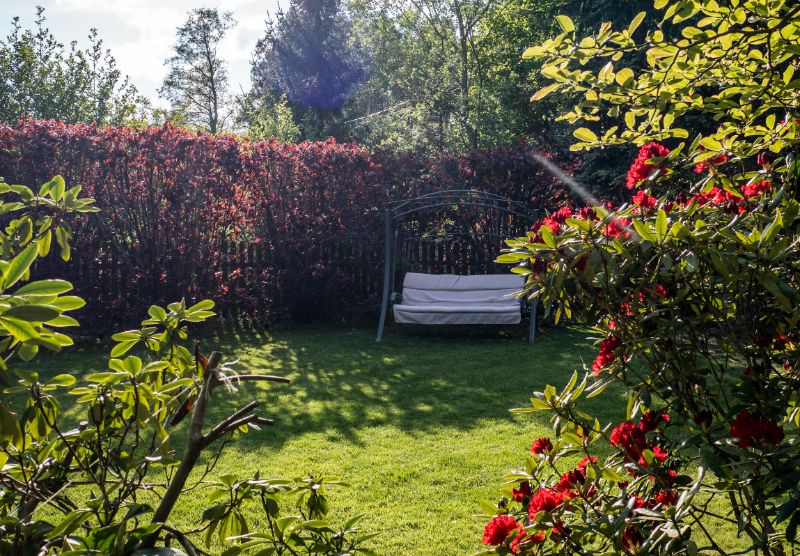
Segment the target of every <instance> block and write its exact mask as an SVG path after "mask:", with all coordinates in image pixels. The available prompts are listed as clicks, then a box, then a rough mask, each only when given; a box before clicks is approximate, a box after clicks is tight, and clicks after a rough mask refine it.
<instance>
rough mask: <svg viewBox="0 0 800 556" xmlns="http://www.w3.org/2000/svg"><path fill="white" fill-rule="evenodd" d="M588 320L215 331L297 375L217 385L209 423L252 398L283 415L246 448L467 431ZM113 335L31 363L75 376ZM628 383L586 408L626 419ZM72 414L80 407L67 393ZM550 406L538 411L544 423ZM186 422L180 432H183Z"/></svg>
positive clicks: (538, 385)
mask: <svg viewBox="0 0 800 556" xmlns="http://www.w3.org/2000/svg"><path fill="white" fill-rule="evenodd" d="M588 336H589V333H588V331H587V330H586V329H583V328H565V327H561V328H545V329H544V330H543V331H542V332H541V333H540V334H539V337H538V339H537V341H536V342H535V343H534V344H532V345H531V344H528V343H527V342H526V341H525V340H523V339H521V338H519V337H502V336H499V335H498V334H497V333H496V332H488V333H481V332H479V333H478V334H474V333H469V332H467V333H466V335H465V333H463V332H462V333H461V334H458V333H457V332H455V333H451V332H445V333H440V332H438V331H434V332H429V331H426V330H425V329H422V330H421V331H414V332H413V333H408V332H405V333H397V332H395V333H394V334H393V335H391V336H390V337H388V338H387V339H385V340H384V341H383V342H381V343H376V342H375V339H374V331H373V330H371V329H365V328H360V329H352V328H347V327H339V328H336V327H333V326H297V327H291V328H287V329H281V330H276V331H274V332H272V333H264V332H257V331H236V330H230V329H229V330H225V331H221V332H217V333H210V334H207V335H205V339H204V348H203V349H204V351H206V352H209V351H211V350H213V349H218V350H220V351H222V352H223V353H224V359H225V360H231V359H239V364H238V365H237V369H238V370H240V371H242V372H247V373H266V374H277V375H283V376H287V377H289V378H291V379H292V383H291V384H289V385H284V384H271V385H270V386H266V385H257V384H254V383H246V384H242V385H241V387H240V389H239V391H238V392H236V393H232V394H231V393H228V392H226V391H224V389H219V390H217V391H216V392H215V394H214V398H213V400H212V403H211V404H210V406H209V413H208V415H207V419H206V426H207V427H208V428H210V427H212V426H213V425H214V423H216V422H217V421H219V420H220V419H222V418H224V417H225V416H226V415H228V414H230V413H231V412H233V411H234V410H236V409H238V408H240V407H242V406H243V405H245V404H246V403H247V402H249V401H250V400H252V399H259V400H260V401H261V402H262V405H261V408H260V409H259V413H260V414H261V415H263V416H266V417H269V418H272V419H274V421H275V425H274V426H272V427H268V428H267V429H266V430H264V431H261V432H252V433H250V434H247V435H243V436H241V437H240V438H239V440H238V441H237V442H236V444H237V445H238V448H239V449H240V450H249V449H267V450H278V449H280V448H281V446H283V444H284V443H286V442H287V441H289V440H290V439H291V438H293V437H294V436H297V435H300V434H306V433H321V434H322V435H324V436H325V438H327V439H328V440H334V439H339V438H342V439H345V440H346V441H348V442H349V443H352V444H353V445H356V446H361V445H363V441H362V439H361V437H360V435H359V432H360V431H363V430H365V429H370V428H372V427H380V426H385V425H390V426H393V427H395V428H397V429H399V430H402V431H404V432H407V433H409V434H412V435H413V434H416V433H419V434H425V433H426V432H428V431H431V430H435V429H441V428H455V429H457V430H468V429H470V428H472V427H475V426H477V425H478V424H479V423H480V422H481V421H483V420H493V421H501V420H509V421H510V420H512V419H514V416H513V415H512V414H511V413H509V411H508V410H509V409H510V408H512V407H525V406H528V405H529V398H530V396H531V393H532V392H533V391H535V390H541V389H543V388H544V386H545V385H546V384H553V385H554V386H556V387H557V388H561V387H563V385H564V384H565V383H566V382H567V380H568V379H569V377H570V375H571V373H572V371H573V370H575V369H581V368H582V363H583V362H591V360H592V358H593V357H594V352H595V348H593V347H592V345H591V342H590V341H588V340H587V337H588ZM110 345H111V342H95V343H92V344H82V345H80V346H76V347H74V348H71V349H69V350H67V351H65V352H64V353H63V354H58V355H55V356H53V355H43V356H41V357H39V358H37V359H36V360H34V362H32V364H31V365H29V366H28V368H31V369H34V370H39V371H40V373H41V374H42V375H43V376H45V377H46V376H52V375H55V374H58V373H65V372H66V373H70V374H74V375H76V376H78V375H81V374H86V373H89V372H94V371H99V370H104V369H105V368H106V363H107V355H106V354H107V350H108V349H110ZM620 396H621V393H620V392H614V391H608V392H606V393H605V394H604V395H603V396H600V397H598V398H595V399H593V400H589V401H587V402H586V403H585V405H584V407H585V408H586V409H587V410H588V411H589V412H590V413H592V414H594V415H596V416H597V417H598V418H599V419H600V420H601V422H604V421H606V420H611V419H620V418H621V415H622V411H623V410H624V407H625V406H624V402H623V403H621V404H618V403H614V402H613V401H611V400H613V399H617V398H620ZM60 397H61V399H62V401H63V403H64V409H65V410H66V411H67V413H68V414H69V415H70V417H72V418H74V419H76V420H79V419H82V418H84V417H83V415H82V414H81V408H78V407H73V406H71V405H70V401H69V397H70V396H69V395H65V394H62V396H60ZM549 418H550V414H547V413H541V414H535V415H534V416H533V419H534V420H535V421H540V422H541V423H542V424H545V423H546V422H547V420H548V419H549ZM185 429H186V423H183V424H182V425H181V426H180V427H179V428H178V429H177V430H175V431H173V434H174V437H173V438H174V440H175V441H176V443H175V444H173V446H176V447H177V446H180V445H182V443H183V439H184V435H185V433H186V430H185Z"/></svg>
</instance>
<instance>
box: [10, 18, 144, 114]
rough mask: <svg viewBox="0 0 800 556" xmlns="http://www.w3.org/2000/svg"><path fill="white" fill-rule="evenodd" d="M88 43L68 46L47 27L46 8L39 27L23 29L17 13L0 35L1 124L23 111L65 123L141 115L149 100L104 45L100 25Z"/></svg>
mask: <svg viewBox="0 0 800 556" xmlns="http://www.w3.org/2000/svg"><path fill="white" fill-rule="evenodd" d="M89 43H90V44H89V47H88V48H87V49H86V50H80V49H78V48H77V46H76V43H74V42H73V43H71V44H70V46H69V47H65V46H64V45H63V44H61V43H60V42H58V40H57V39H56V37H54V36H53V34H52V33H51V32H50V30H49V29H48V28H47V20H46V18H45V15H44V8H41V7H39V8H37V18H36V26H35V27H34V28H33V29H22V26H21V25H20V23H19V18H14V20H13V21H12V24H11V32H10V33H9V35H8V36H7V37H6V38H5V40H2V39H0V123H8V124H13V123H16V121H17V120H18V119H19V118H20V117H21V116H28V117H32V118H52V119H57V120H63V121H66V122H97V123H98V124H111V125H123V124H129V123H132V122H135V121H137V120H141V119H142V118H143V117H144V116H143V114H142V111H143V109H145V108H146V106H147V104H148V103H147V101H146V99H144V98H143V97H141V96H140V95H139V94H138V92H137V90H136V87H135V86H133V84H131V83H130V82H129V80H128V78H127V77H125V76H123V74H122V72H121V71H120V70H119V68H117V65H116V61H115V60H114V57H113V56H112V55H111V53H110V52H109V51H108V50H104V49H103V41H102V40H101V39H100V38H99V36H98V34H97V30H96V29H92V30H91V31H90V32H89Z"/></svg>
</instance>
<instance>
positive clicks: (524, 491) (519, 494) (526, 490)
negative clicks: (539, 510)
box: [511, 481, 533, 502]
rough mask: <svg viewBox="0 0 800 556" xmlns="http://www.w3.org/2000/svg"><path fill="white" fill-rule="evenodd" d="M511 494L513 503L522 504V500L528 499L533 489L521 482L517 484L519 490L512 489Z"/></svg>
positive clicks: (527, 483)
mask: <svg viewBox="0 0 800 556" xmlns="http://www.w3.org/2000/svg"><path fill="white" fill-rule="evenodd" d="M511 492H512V494H513V496H514V501H515V502H522V500H523V499H524V498H530V495H531V494H532V493H533V489H532V488H531V484H530V483H529V482H528V481H523V482H521V483H520V484H519V489H516V488H512V489H511Z"/></svg>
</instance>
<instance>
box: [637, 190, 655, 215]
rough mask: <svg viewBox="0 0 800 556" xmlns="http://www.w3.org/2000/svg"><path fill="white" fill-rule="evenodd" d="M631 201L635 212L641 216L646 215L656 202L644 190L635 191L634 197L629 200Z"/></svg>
mask: <svg viewBox="0 0 800 556" xmlns="http://www.w3.org/2000/svg"><path fill="white" fill-rule="evenodd" d="M631 200H632V201H633V204H634V206H635V207H636V212H638V213H641V214H646V213H648V212H650V211H651V210H652V209H653V207H655V206H656V203H657V202H658V199H656V198H655V197H653V196H652V195H650V194H649V193H648V192H647V191H645V190H644V189H640V190H639V191H637V192H636V195H634V196H633V197H632V198H631Z"/></svg>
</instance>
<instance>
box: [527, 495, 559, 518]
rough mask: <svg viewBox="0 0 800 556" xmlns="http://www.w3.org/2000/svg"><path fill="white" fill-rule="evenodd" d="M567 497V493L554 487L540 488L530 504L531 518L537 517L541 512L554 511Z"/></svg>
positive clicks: (529, 512) (529, 513)
mask: <svg viewBox="0 0 800 556" xmlns="http://www.w3.org/2000/svg"><path fill="white" fill-rule="evenodd" d="M566 499H567V496H566V494H564V493H563V492H559V491H557V490H556V489H553V488H540V489H539V490H537V491H536V492H535V493H534V494H533V496H531V501H530V503H529V504H528V516H529V517H530V518H531V519H534V518H535V517H536V514H538V513H539V512H552V511H553V510H555V509H556V508H557V507H559V506H560V505H561V504H563V503H564V501H565V500H566Z"/></svg>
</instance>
